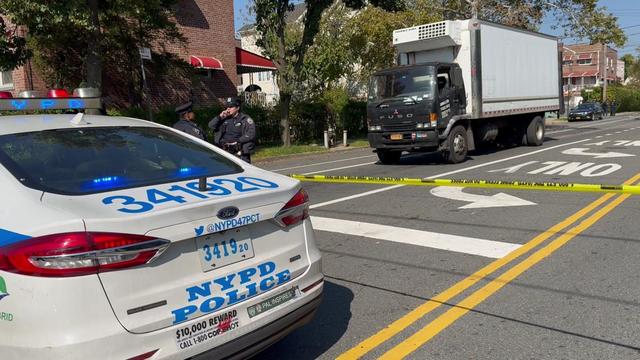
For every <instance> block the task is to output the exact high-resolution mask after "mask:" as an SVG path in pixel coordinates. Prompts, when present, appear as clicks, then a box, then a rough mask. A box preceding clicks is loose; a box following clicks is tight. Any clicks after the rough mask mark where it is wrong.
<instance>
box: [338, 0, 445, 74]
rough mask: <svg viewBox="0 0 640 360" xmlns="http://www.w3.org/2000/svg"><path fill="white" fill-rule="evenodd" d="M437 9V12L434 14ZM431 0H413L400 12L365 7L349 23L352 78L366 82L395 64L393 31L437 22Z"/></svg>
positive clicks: (436, 5) (438, 16)
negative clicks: (383, 69) (353, 62)
mask: <svg viewBox="0 0 640 360" xmlns="http://www.w3.org/2000/svg"><path fill="white" fill-rule="evenodd" d="M434 9H438V11H434ZM440 10H442V9H441V8H439V7H438V2H436V1H434V0H415V1H414V2H413V3H412V4H410V5H408V7H407V9H405V10H403V11H396V12H388V11H385V10H384V9H381V8H378V7H374V6H367V7H365V8H364V9H362V10H361V11H360V12H359V13H358V14H357V15H356V16H355V17H354V18H353V20H352V22H351V23H350V24H349V26H350V27H351V28H352V29H351V30H349V31H348V32H349V33H352V34H353V36H352V37H351V39H350V43H349V48H350V49H351V56H353V58H354V59H355V61H356V63H357V64H358V66H357V70H358V71H357V73H356V77H357V78H358V79H359V80H360V81H362V82H363V81H366V80H367V79H368V78H369V77H370V76H371V74H372V73H373V72H375V71H377V70H380V69H382V68H386V67H389V66H392V65H393V64H394V62H395V57H396V54H395V50H394V48H393V46H392V44H393V39H392V35H393V30H395V29H400V28H405V27H411V26H416V25H420V24H427V23H431V22H436V21H441V20H442V18H443V14H442V12H441V11H440Z"/></svg>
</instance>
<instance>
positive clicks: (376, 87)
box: [369, 66, 435, 103]
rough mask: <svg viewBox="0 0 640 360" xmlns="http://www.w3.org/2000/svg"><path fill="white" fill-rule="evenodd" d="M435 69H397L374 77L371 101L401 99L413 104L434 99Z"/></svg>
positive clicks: (425, 67) (370, 88)
mask: <svg viewBox="0 0 640 360" xmlns="http://www.w3.org/2000/svg"><path fill="white" fill-rule="evenodd" d="M434 88H435V69H434V68H433V67H432V66H424V67H417V68H411V69H397V70H395V71H392V72H385V73H383V74H378V75H374V76H373V77H372V78H371V82H370V83H369V101H380V100H384V99H393V98H396V99H400V100H403V101H409V102H412V103H417V102H421V101H423V100H429V99H432V98H433V94H434Z"/></svg>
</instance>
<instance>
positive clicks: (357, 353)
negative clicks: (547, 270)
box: [337, 173, 640, 360]
mask: <svg viewBox="0 0 640 360" xmlns="http://www.w3.org/2000/svg"><path fill="white" fill-rule="evenodd" d="M639 180H640V173H639V174H637V175H635V176H634V177H632V178H631V179H629V180H627V181H626V182H625V183H624V184H625V185H629V184H633V183H636V182H638V181H639ZM629 196H631V195H630V194H623V195H617V196H616V195H615V194H605V195H603V196H601V197H600V198H598V199H597V200H595V201H594V202H592V203H590V204H589V205H587V206H586V207H584V208H583V209H581V210H579V211H578V212H576V213H575V214H573V215H571V216H569V217H568V218H566V219H565V220H563V221H561V222H559V223H558V224H556V225H554V226H552V227H551V228H549V229H548V230H546V231H545V232H543V233H541V234H539V235H538V236H536V237H534V238H533V239H531V240H530V241H529V242H527V243H526V244H524V245H523V246H521V247H520V248H518V249H517V250H514V251H513V252H511V253H509V255H507V256H505V257H503V258H501V259H498V260H495V261H494V262H492V263H490V264H489V265H487V266H485V267H483V268H482V269H480V270H478V271H476V272H475V273H473V274H472V275H470V276H469V277H467V278H465V279H463V280H461V281H460V282H458V283H457V284H455V285H453V286H452V287H450V288H449V289H447V290H445V291H443V292H442V293H440V294H438V295H436V296H435V297H433V298H432V299H431V300H429V301H427V302H425V303H424V304H422V305H420V306H419V307H417V308H416V309H414V310H412V311H411V312H409V313H408V314H406V315H404V316H403V317H401V318H400V319H398V320H396V321H394V322H393V323H391V324H390V325H389V326H387V327H386V328H384V329H382V330H380V331H379V332H378V333H376V334H374V335H372V336H371V337H369V338H367V339H366V340H364V341H362V342H361V343H359V344H358V345H356V346H355V347H353V348H352V349H350V350H348V351H347V352H345V353H343V354H341V355H340V356H338V358H337V359H339V360H346V359H359V358H361V357H362V356H364V355H365V354H367V353H369V352H370V351H371V350H373V349H375V348H376V347H378V346H380V345H382V344H383V343H384V342H385V341H387V340H389V339H391V338H392V337H394V336H395V335H397V334H399V333H400V332H402V331H404V330H405V329H406V328H407V327H409V326H411V325H412V324H413V323H415V322H416V321H418V320H420V319H422V318H423V317H425V316H426V315H427V314H429V313H430V312H431V311H433V310H435V309H437V308H438V307H439V306H440V305H442V304H444V303H446V302H448V301H449V300H451V299H452V298H453V297H455V296H457V295H459V294H461V293H462V292H463V291H465V290H466V289H468V288H470V287H471V286H473V285H474V284H476V283H477V282H478V281H480V280H482V279H484V278H486V277H487V276H489V275H491V274H493V273H494V272H496V271H498V270H500V269H502V268H503V267H505V266H506V265H507V264H509V263H511V262H512V261H513V260H515V259H517V258H518V257H520V256H522V255H525V254H526V253H528V252H529V251H531V250H533V249H534V248H536V247H537V246H538V245H541V244H542V243H543V242H545V241H546V240H548V239H550V238H551V237H553V236H555V235H556V234H558V233H559V232H561V231H563V230H564V229H566V228H568V227H569V226H571V225H572V224H574V223H576V222H578V221H579V220H581V219H583V218H584V220H582V221H581V222H580V223H579V224H578V225H576V226H574V227H572V228H571V229H570V230H569V231H567V232H565V233H563V234H562V235H560V236H559V237H557V238H556V239H555V240H553V241H551V242H550V243H549V244H547V245H546V246H544V247H542V248H541V249H539V250H537V251H535V252H534V253H533V254H531V255H530V256H528V257H527V258H526V259H524V260H522V261H521V262H519V263H518V264H516V265H514V266H513V267H511V268H510V269H509V270H507V271H506V272H504V273H503V274H502V275H500V276H499V277H497V278H496V279H494V280H492V281H491V282H489V283H488V284H486V285H485V286H483V287H482V288H480V289H479V290H477V291H475V292H473V293H472V294H471V295H469V296H467V297H466V298H465V299H464V300H462V301H460V302H459V303H458V304H456V306H454V307H452V308H451V309H449V310H448V311H446V312H445V313H443V314H442V315H440V316H438V317H437V318H436V319H435V320H433V321H431V322H430V323H429V324H427V325H426V326H425V327H423V328H422V329H420V330H419V331H418V332H416V333H415V334H413V335H412V336H410V337H409V338H407V339H405V340H404V341H402V342H401V343H400V344H398V345H396V346H395V347H393V348H392V349H391V350H389V351H387V352H386V353H385V354H383V355H382V357H381V359H402V358H404V357H406V356H408V355H409V354H411V353H413V352H414V351H415V350H417V349H418V348H419V347H421V346H422V345H424V344H425V343H426V342H428V341H429V340H430V339H432V338H433V337H434V336H436V335H437V334H438V333H440V332H441V331H442V330H444V329H446V328H447V327H448V326H449V325H451V324H453V323H454V322H455V321H456V320H458V319H459V318H460V317H462V316H463V315H465V314H466V313H468V312H469V311H471V310H472V309H473V308H474V307H475V306H477V305H478V304H480V303H481V302H483V301H484V300H485V299H487V298H488V297H489V296H491V295H493V294H494V293H496V292H497V291H498V290H500V289H501V288H502V287H504V286H505V285H507V284H508V283H509V282H511V281H512V280H513V279H515V278H516V277H518V276H519V275H521V274H522V273H523V272H525V271H526V270H528V269H529V268H531V267H533V266H534V265H536V264H537V263H538V262H540V261H542V260H543V259H544V258H546V257H547V256H549V255H551V254H552V253H554V252H555V251H556V250H558V249H559V248H560V247H562V246H563V245H564V244H566V243H567V242H569V241H570V240H571V239H573V238H574V237H575V236H577V235H578V234H580V233H581V232H583V231H585V230H586V229H588V228H589V227H590V226H592V225H593V224H595V223H596V222H597V221H598V220H600V219H601V218H603V217H604V216H605V215H607V214H608V213H609V212H611V211H612V210H613V209H615V208H616V207H617V206H619V205H620V204H621V203H622V202H623V201H625V200H626V199H627V198H629ZM614 197H615V199H614V200H612V201H611V202H609V203H608V204H607V205H605V206H603V207H602V208H601V209H599V210H598V211H596V212H595V213H593V214H592V215H590V216H588V217H586V218H585V216H587V215H588V214H589V213H591V212H592V211H593V210H595V209H597V208H599V207H600V206H601V205H603V204H605V203H606V202H607V201H609V200H610V199H611V198H614Z"/></svg>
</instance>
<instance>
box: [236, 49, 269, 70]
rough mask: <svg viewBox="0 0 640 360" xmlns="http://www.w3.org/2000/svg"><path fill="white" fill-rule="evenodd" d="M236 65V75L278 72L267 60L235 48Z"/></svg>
mask: <svg viewBox="0 0 640 360" xmlns="http://www.w3.org/2000/svg"><path fill="white" fill-rule="evenodd" d="M236 63H237V65H238V74H247V73H254V72H262V71H274V70H278V68H277V67H276V65H275V64H274V63H273V61H271V60H269V59H268V58H266V57H264V56H260V55H258V54H254V53H252V52H249V51H247V50H244V49H240V48H236Z"/></svg>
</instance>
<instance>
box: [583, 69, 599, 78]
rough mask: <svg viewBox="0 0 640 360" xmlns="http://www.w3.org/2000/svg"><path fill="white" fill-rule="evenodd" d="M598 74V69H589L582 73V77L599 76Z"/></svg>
mask: <svg viewBox="0 0 640 360" xmlns="http://www.w3.org/2000/svg"><path fill="white" fill-rule="evenodd" d="M598 74H599V71H598V70H589V71H585V72H583V73H582V74H581V75H580V77H589V76H598Z"/></svg>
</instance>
